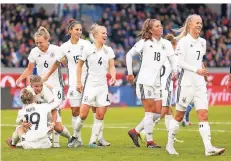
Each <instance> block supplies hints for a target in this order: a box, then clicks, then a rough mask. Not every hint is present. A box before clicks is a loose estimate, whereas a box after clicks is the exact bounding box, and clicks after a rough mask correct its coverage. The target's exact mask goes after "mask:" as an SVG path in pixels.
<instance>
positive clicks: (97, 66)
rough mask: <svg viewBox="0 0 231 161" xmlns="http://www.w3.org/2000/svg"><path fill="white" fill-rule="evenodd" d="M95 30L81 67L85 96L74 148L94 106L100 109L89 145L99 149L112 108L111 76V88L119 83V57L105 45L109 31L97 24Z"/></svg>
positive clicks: (79, 69) (76, 127) (81, 86)
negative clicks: (108, 109)
mask: <svg viewBox="0 0 231 161" xmlns="http://www.w3.org/2000/svg"><path fill="white" fill-rule="evenodd" d="M91 29H92V30H91V32H92V34H93V36H94V40H95V41H94V44H92V45H91V46H90V47H89V48H87V49H85V50H84V51H83V53H82V55H81V56H80V57H79V63H78V66H77V90H78V91H79V92H80V93H83V98H82V103H81V107H80V117H78V118H77V121H76V125H75V129H74V135H73V137H72V140H71V141H70V142H69V144H68V147H73V143H74V140H75V139H76V138H78V131H79V130H80V129H81V128H82V126H83V124H84V121H85V119H86V118H87V116H88V112H89V108H90V107H91V106H94V107H96V120H95V122H94V124H93V127H92V134H91V138H90V142H89V145H88V146H89V147H98V145H97V144H96V140H97V137H98V135H99V132H100V129H101V128H102V124H103V120H104V115H105V113H106V111H107V106H108V105H110V100H109V95H108V85H107V77H106V75H107V73H108V72H109V73H110V75H111V80H110V84H111V85H114V84H115V81H116V72H115V66H114V57H115V55H114V52H113V50H112V48H111V47H109V46H106V45H104V44H105V42H106V40H107V30H106V28H105V27H104V26H100V25H97V24H95V25H93V26H92V28H91ZM84 62H85V63H86V66H87V79H86V81H85V83H84V85H83V84H82V81H81V77H82V66H83V64H84ZM99 141H100V140H99Z"/></svg>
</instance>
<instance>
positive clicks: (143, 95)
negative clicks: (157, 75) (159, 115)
mask: <svg viewBox="0 0 231 161" xmlns="http://www.w3.org/2000/svg"><path fill="white" fill-rule="evenodd" d="M136 95H137V97H138V98H139V99H155V100H161V97H162V93H161V87H160V86H147V85H144V84H138V83H137V84H136Z"/></svg>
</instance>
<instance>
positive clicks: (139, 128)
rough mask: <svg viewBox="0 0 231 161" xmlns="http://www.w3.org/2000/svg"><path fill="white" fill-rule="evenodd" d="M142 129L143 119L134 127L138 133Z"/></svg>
mask: <svg viewBox="0 0 231 161" xmlns="http://www.w3.org/2000/svg"><path fill="white" fill-rule="evenodd" d="M143 129H144V118H143V119H142V120H141V122H140V123H139V124H138V125H137V126H136V128H135V130H136V132H138V133H140V131H142V130H143Z"/></svg>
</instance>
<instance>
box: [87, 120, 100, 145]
mask: <svg viewBox="0 0 231 161" xmlns="http://www.w3.org/2000/svg"><path fill="white" fill-rule="evenodd" d="M102 124H103V120H98V119H96V120H95V122H94V124H93V126H92V132H91V139H90V142H89V144H92V143H94V142H96V139H97V138H98V136H99V132H100V129H101V127H102Z"/></svg>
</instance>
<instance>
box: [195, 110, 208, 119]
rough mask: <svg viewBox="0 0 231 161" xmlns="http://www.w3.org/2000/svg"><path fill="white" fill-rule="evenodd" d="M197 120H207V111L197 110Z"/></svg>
mask: <svg viewBox="0 0 231 161" xmlns="http://www.w3.org/2000/svg"><path fill="white" fill-rule="evenodd" d="M197 115H198V120H199V121H208V111H207V110H201V111H200V110H199V111H198V112H197Z"/></svg>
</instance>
